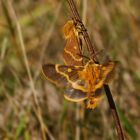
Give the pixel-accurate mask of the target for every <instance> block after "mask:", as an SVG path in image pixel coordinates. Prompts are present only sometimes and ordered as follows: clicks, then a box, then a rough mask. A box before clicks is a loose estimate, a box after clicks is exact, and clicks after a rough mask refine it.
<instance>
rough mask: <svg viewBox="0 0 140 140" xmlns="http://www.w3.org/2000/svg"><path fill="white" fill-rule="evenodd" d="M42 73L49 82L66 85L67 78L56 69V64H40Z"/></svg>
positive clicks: (61, 85)
mask: <svg viewBox="0 0 140 140" xmlns="http://www.w3.org/2000/svg"><path fill="white" fill-rule="evenodd" d="M42 73H43V75H44V76H45V78H46V79H47V80H48V81H50V82H51V83H53V84H55V85H57V86H60V87H65V86H67V82H68V81H67V79H66V77H64V76H63V75H62V74H60V73H59V71H57V64H56V65H54V64H46V65H43V66H42Z"/></svg>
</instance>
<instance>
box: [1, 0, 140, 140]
mask: <svg viewBox="0 0 140 140" xmlns="http://www.w3.org/2000/svg"><path fill="white" fill-rule="evenodd" d="M76 4H77V7H78V11H79V13H80V15H81V17H82V19H83V21H84V23H85V25H86V27H87V30H88V33H89V35H90V37H91V40H92V42H93V44H94V45H95V47H96V51H97V52H98V51H101V50H103V53H101V54H99V56H100V57H101V58H105V57H106V56H109V57H110V58H111V59H112V60H117V61H119V65H118V67H117V71H116V74H115V79H114V80H113V82H112V83H111V84H110V87H111V91H112V94H113V98H114V100H115V103H116V106H117V109H118V112H119V117H120V121H121V124H122V127H123V131H124V134H125V137H126V139H128V140H139V139H140V109H139V107H140V93H139V91H140V1H139V0H76ZM69 19H70V13H69V10H68V4H67V2H66V0H63V1H62V0H1V1H0V140H45V139H48V140H79V139H80V140H93V139H94V140H117V137H116V130H115V127H114V124H113V119H112V116H111V114H110V111H109V107H108V102H107V99H106V97H105V98H104V99H103V100H102V102H101V103H100V104H99V106H98V107H97V108H96V109H94V110H87V109H85V108H84V107H83V106H82V105H81V106H80V105H77V104H75V103H72V102H69V101H66V100H65V99H64V98H63V89H59V88H57V87H55V86H54V85H52V84H50V83H49V82H48V81H46V80H45V79H44V78H43V77H42V76H41V67H42V65H43V64H45V63H59V64H63V57H62V52H63V48H64V46H65V40H64V37H63V33H62V27H63V25H64V24H65V23H66V22H67V21H68V20H69Z"/></svg>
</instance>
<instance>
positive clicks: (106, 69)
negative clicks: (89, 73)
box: [102, 61, 117, 84]
mask: <svg viewBox="0 0 140 140" xmlns="http://www.w3.org/2000/svg"><path fill="white" fill-rule="evenodd" d="M116 64H117V62H111V61H110V62H108V63H107V64H104V65H103V68H102V71H103V72H102V76H103V77H105V81H104V83H105V84H108V83H109V82H110V81H111V80H112V79H113V77H114V75H115V68H116Z"/></svg>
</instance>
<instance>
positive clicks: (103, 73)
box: [94, 61, 115, 91]
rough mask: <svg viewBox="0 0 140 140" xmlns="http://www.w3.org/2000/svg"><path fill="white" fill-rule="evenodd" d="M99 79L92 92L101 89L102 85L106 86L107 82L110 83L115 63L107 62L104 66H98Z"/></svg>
mask: <svg viewBox="0 0 140 140" xmlns="http://www.w3.org/2000/svg"><path fill="white" fill-rule="evenodd" d="M100 66H101V68H100V79H99V81H98V82H97V84H96V85H95V87H94V91H96V90H97V89H99V88H101V87H102V86H103V84H108V82H110V80H111V77H113V76H112V75H113V73H114V72H113V71H114V69H115V62H112V61H110V62H108V63H106V64H104V65H100Z"/></svg>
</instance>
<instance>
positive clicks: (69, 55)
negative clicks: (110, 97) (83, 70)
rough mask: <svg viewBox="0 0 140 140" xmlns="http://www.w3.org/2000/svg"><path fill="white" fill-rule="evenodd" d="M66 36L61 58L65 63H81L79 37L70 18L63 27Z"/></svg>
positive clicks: (79, 64)
mask: <svg viewBox="0 0 140 140" xmlns="http://www.w3.org/2000/svg"><path fill="white" fill-rule="evenodd" d="M63 33H64V36H65V38H66V45H65V48H64V52H63V58H64V62H65V64H66V65H77V66H82V65H83V57H82V54H81V42H82V41H81V39H80V37H79V35H78V31H77V29H76V27H75V25H74V22H73V21H72V20H70V21H68V22H67V23H66V24H65V25H64V28H63Z"/></svg>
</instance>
